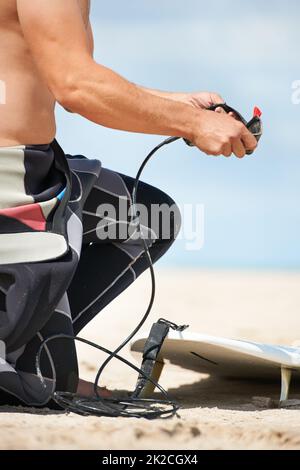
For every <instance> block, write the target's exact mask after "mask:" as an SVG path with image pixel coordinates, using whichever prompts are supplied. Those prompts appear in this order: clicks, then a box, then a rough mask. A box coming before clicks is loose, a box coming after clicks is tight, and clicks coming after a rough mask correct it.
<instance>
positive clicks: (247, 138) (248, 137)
mask: <svg viewBox="0 0 300 470" xmlns="http://www.w3.org/2000/svg"><path fill="white" fill-rule="evenodd" d="M242 142H243V144H244V147H245V148H246V149H247V150H255V149H256V147H257V140H256V138H255V137H254V135H253V134H251V132H250V131H248V129H247V128H246V127H245V130H244V132H243V133H242Z"/></svg>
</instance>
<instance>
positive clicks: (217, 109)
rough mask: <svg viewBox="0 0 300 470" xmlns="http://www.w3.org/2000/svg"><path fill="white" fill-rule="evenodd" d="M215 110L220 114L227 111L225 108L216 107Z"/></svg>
mask: <svg viewBox="0 0 300 470" xmlns="http://www.w3.org/2000/svg"><path fill="white" fill-rule="evenodd" d="M219 103H220V102H219ZM215 112H216V113H219V114H226V111H225V109H223V108H216V110H215Z"/></svg>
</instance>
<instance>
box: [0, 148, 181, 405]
mask: <svg viewBox="0 0 300 470" xmlns="http://www.w3.org/2000/svg"><path fill="white" fill-rule="evenodd" d="M133 183H134V180H133V178H130V177H128V176H124V175H122V174H119V173H117V172H114V171H111V170H107V169H105V168H101V163H100V161H99V160H89V159H86V158H85V157H83V156H70V155H67V156H65V155H64V152H63V151H62V150H61V148H60V147H59V145H58V144H57V143H56V142H53V143H52V144H50V145H45V146H32V147H22V146H20V147H16V148H11V147H10V148H1V149H0V340H1V341H2V343H1V344H2V346H5V348H6V354H5V356H4V357H2V358H0V405H1V404H16V403H22V404H28V405H33V406H34V405H36V406H43V405H46V404H47V403H48V404H49V399H50V396H51V394H52V392H53V391H54V390H59V391H76V388H77V383H78V365H77V356H76V349H75V344H74V341H69V340H55V341H53V342H52V343H50V344H49V346H47V347H46V348H45V350H44V352H43V353H42V372H43V376H44V377H46V383H47V387H46V389H44V388H43V387H42V385H41V382H40V380H39V378H38V377H37V375H36V366H35V357H36V353H37V351H38V349H39V347H40V344H41V342H43V340H44V339H46V338H48V337H49V336H51V335H54V334H60V333H63V334H68V335H77V334H78V333H79V332H80V330H81V329H82V328H83V327H84V326H85V325H86V324H87V323H88V322H89V321H91V320H92V319H93V318H94V316H95V315H97V314H98V313H99V312H100V311H101V310H102V309H103V308H104V307H105V306H106V305H108V304H109V303H110V302H111V301H112V300H113V299H115V298H116V297H117V296H118V295H119V294H120V293H121V292H122V291H124V289H126V288H127V287H128V286H129V285H130V284H131V283H132V282H133V281H134V280H135V279H136V278H137V277H138V276H139V275H140V274H141V273H142V272H143V271H144V270H145V269H146V268H147V267H148V263H147V260H146V257H145V255H144V252H143V249H142V245H141V240H140V239H139V237H137V236H136V231H135V230H134V228H133V227H132V226H131V225H130V224H129V222H130V221H131V217H130V213H129V214H128V209H129V208H130V205H131V193H132V189H133ZM137 199H138V202H139V203H142V204H144V206H145V207H146V208H147V209H148V214H150V213H151V207H152V206H153V205H162V204H163V205H164V207H169V208H170V209H171V210H170V211H169V227H170V230H169V233H168V235H167V236H166V234H165V233H163V230H162V224H161V225H160V224H159V226H157V224H156V227H155V229H153V224H152V221H151V217H149V220H148V221H147V222H148V223H145V224H143V220H142V232H143V236H144V237H146V238H147V240H148V242H147V243H148V244H149V246H150V252H151V257H152V259H153V261H154V262H155V261H157V260H158V259H159V258H160V257H161V256H162V255H163V254H164V253H165V252H166V251H167V250H168V248H169V247H170V246H171V244H172V243H173V241H174V239H175V237H176V235H177V233H178V231H179V226H180V215H179V211H178V209H177V207H176V206H175V205H174V201H173V200H172V199H171V198H170V197H169V196H167V195H166V194H165V193H163V192H162V191H160V190H158V189H156V188H154V187H152V186H149V185H147V184H145V183H140V186H139V190H138V195H137ZM105 205H107V206H108V207H113V208H115V216H114V217H112V216H111V214H110V213H106V211H104V212H103V211H101V210H100V211H99V207H102V208H103V207H106V206H105ZM121 206H122V207H123V209H124V207H127V211H124V210H121V209H120V207H121ZM108 212H109V211H108ZM124 214H126V215H125V216H124ZM164 214H166V212H165V213H164ZM164 222H165V223H166V221H164ZM167 225H168V224H167ZM150 227H151V229H150ZM124 228H127V229H125V231H124ZM129 229H130V230H129ZM106 232H108V234H109V236H108V237H107V238H106V239H105V236H104V234H105V233H106ZM124 233H125V234H126V235H124ZM126 314H128V315H130V306H128V312H126ZM2 349H3V348H0V351H1V350H2ZM54 371H55V373H56V380H53V377H54Z"/></svg>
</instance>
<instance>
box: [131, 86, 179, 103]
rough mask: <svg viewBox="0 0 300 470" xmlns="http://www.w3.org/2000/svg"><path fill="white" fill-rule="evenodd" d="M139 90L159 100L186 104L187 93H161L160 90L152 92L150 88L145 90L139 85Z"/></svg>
mask: <svg viewBox="0 0 300 470" xmlns="http://www.w3.org/2000/svg"><path fill="white" fill-rule="evenodd" d="M138 87H139V88H140V90H143V91H146V92H147V93H150V94H151V95H154V96H159V97H160V98H166V99H169V100H173V101H179V102H182V103H185V104H186V102H187V93H179V92H175V91H174V92H172V91H161V90H154V89H152V88H146V87H143V86H141V85H138Z"/></svg>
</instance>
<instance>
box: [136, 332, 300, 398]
mask: <svg viewBox="0 0 300 470" xmlns="http://www.w3.org/2000/svg"><path fill="white" fill-rule="evenodd" d="M146 339H147V335H146V334H140V335H139V336H138V337H136V338H135V340H134V341H133V343H132V344H131V352H132V354H133V355H134V356H135V357H138V356H139V359H140V354H141V353H142V352H143V348H144V345H145V341H146ZM165 361H169V362H171V363H172V364H175V365H177V366H180V367H182V368H184V369H189V370H193V371H197V372H201V373H205V374H210V375H217V376H220V377H227V378H244V379H247V378H248V379H250V378H251V379H258V380H259V379H268V380H278V379H280V378H281V396H280V401H285V400H287V398H288V393H289V386H290V382H291V377H292V375H295V377H296V378H298V379H300V347H299V348H296V347H286V346H273V345H269V344H260V343H253V342H249V341H239V340H233V339H226V338H218V337H214V336H208V335H202V334H196V333H190V332H188V331H184V332H180V333H179V332H175V331H170V332H169V334H168V336H167V338H166V339H165V341H164V343H163V346H162V348H161V351H160V354H159V357H158V359H157V363H156V367H155V371H154V376H153V378H154V379H155V380H157V379H158V378H159V376H160V374H161V371H162V369H163V366H164V365H165Z"/></svg>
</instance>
